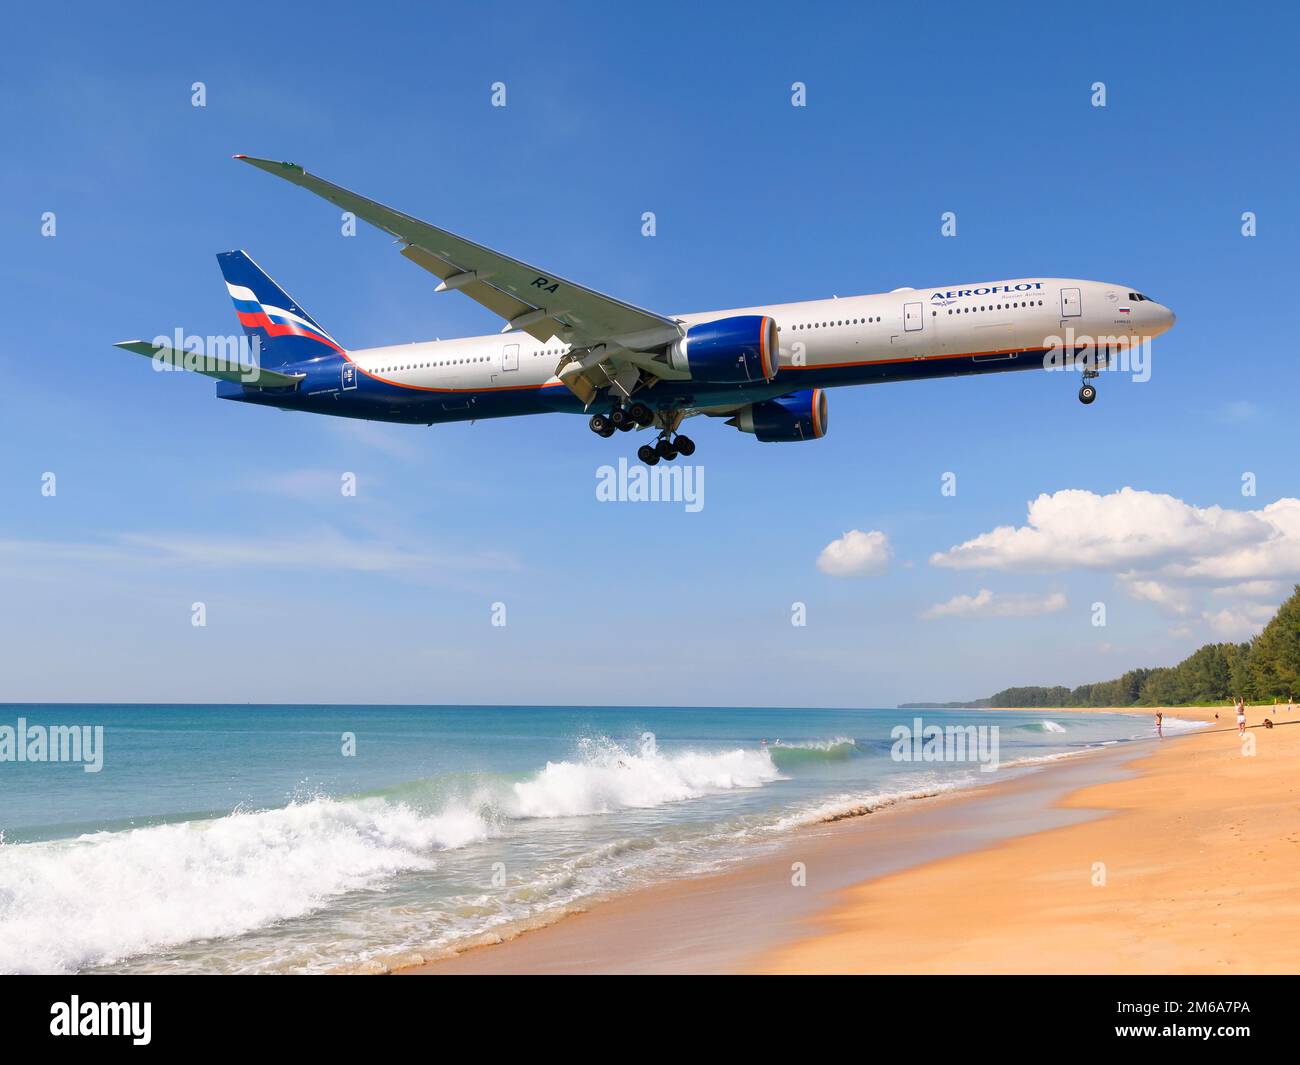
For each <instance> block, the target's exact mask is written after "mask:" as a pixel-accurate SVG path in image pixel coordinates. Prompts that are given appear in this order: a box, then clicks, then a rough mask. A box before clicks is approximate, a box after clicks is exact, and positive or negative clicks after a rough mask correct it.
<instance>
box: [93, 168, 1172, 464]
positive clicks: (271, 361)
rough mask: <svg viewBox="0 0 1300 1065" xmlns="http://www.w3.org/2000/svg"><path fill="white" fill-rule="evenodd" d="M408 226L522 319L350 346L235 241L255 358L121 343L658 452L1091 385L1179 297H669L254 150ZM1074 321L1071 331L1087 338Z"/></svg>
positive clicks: (403, 229) (938, 292)
mask: <svg viewBox="0 0 1300 1065" xmlns="http://www.w3.org/2000/svg"><path fill="white" fill-rule="evenodd" d="M236 158H237V159H242V160H243V161H244V162H246V163H249V164H251V165H252V166H255V167H257V168H258V169H259V170H265V171H266V172H267V173H270V174H275V175H276V176H278V177H282V178H284V179H285V180H286V181H289V182H292V183H293V184H295V185H299V186H301V187H302V188H305V189H307V190H308V191H310V192H314V193H316V194H317V195H318V196H322V197H324V198H325V199H327V200H329V201H330V202H331V203H333V204H335V205H337V206H338V207H341V208H342V209H343V210H345V211H350V212H352V213H353V214H354V215H355V216H356V217H358V218H362V219H365V220H366V221H367V222H370V223H371V224H372V225H375V226H377V227H378V228H380V229H382V230H384V231H385V232H387V233H390V234H392V236H394V237H395V238H397V241H398V243H399V244H400V245H401V252H402V254H403V255H404V256H406V258H408V259H410V260H411V261H412V262H413V263H415V264H416V265H417V266H420V267H423V268H424V269H425V270H428V271H429V272H430V273H432V274H435V275H436V276H437V277H438V278H439V279H440V281H441V283H440V284H439V285H438V286H437V288H436V289H435V291H437V292H448V291H453V290H454V291H460V292H463V293H464V294H465V295H467V296H469V297H470V298H471V299H473V300H475V301H476V302H478V303H481V304H482V305H483V306H484V307H487V308H488V310H490V311H492V312H493V313H494V314H498V315H500V316H501V318H503V319H504V320H505V326H504V327H503V328H502V330H501V333H500V334H498V335H495V336H484V337H467V338H465V339H463V340H438V341H433V342H431V343H420V344H399V345H395V346H393V347H383V348H367V349H363V350H359V351H349V350H346V349H345V348H344V347H343V346H342V345H341V344H339V343H338V342H337V341H335V340H334V338H333V337H331V336H330V335H329V333H327V332H326V331H325V329H324V328H323V327H322V326H321V325H320V324H319V323H318V322H317V321H316V320H315V319H314V318H313V317H312V316H311V315H309V314H308V313H307V312H306V311H305V310H303V308H302V307H301V306H299V305H298V304H297V303H296V302H295V301H294V300H292V299H291V298H290V297H289V296H288V295H286V293H285V292H284V290H283V289H281V288H280V287H279V286H278V285H276V283H275V282H274V281H272V280H271V279H270V278H269V277H267V276H266V274H264V273H263V272H262V271H261V269H260V268H259V267H258V266H257V264H256V263H254V262H253V260H252V259H250V258H249V257H248V256H247V255H246V254H245V253H244V252H242V251H231V252H224V253H222V254H220V255H218V256H217V259H218V261H219V262H220V264H221V272H222V274H224V275H225V279H226V288H227V289H229V291H230V296H231V298H232V299H233V300H234V301H235V310H236V312H237V313H238V315H239V321H240V322H241V324H242V325H243V327H244V332H245V333H246V334H247V336H248V340H249V342H250V344H251V345H252V347H253V349H254V351H255V354H256V360H255V364H250V363H249V361H248V360H240V359H234V358H231V357H230V356H229V353H226V354H218V355H212V354H208V355H206V356H205V357H203V358H200V359H197V360H196V359H194V358H193V354H194V353H193V352H185V351H178V350H176V349H174V348H171V347H169V346H167V345H164V344H151V343H147V342H144V341H126V342H123V343H121V344H119V345H118V347H121V348H126V349H127V350H128V351H134V352H136V353H138V354H141V355H149V356H151V357H154V358H156V359H159V360H160V361H161V362H164V363H172V364H174V365H178V366H184V367H185V368H187V369H194V370H196V371H197V372H199V373H202V374H205V375H207V376H209V377H215V378H217V379H218V384H217V395H219V396H221V397H222V398H224V399H235V400H240V401H241V402H244V403H260V404H262V405H264V406H269V407H280V408H283V409H286V410H301V411H311V412H314V413H317V414H336V415H340V416H342V417H346V418H369V419H374V420H376V421H389V422H410V423H421V424H429V425H432V424H433V423H435V422H451V421H467V420H470V419H477V418H503V417H508V416H511V415H517V414H544V413H551V412H567V413H586V414H589V415H590V422H589V424H590V426H591V429H592V431H593V432H595V433H597V434H599V435H600V436H604V437H608V436H612V435H613V434H614V433H615V432H616V431H620V430H622V431H627V430H631V429H636V428H642V429H652V430H654V431H655V432H656V442H655V443H653V444H649V443H647V444H645V445H643V446H642V447H641V448H640V449H639V450H638V452H637V455H638V457H639V458H640V459H641V461H643V462H645V463H647V464H650V465H653V464H655V463H657V462H658V461H659V460H660V459H665V460H671V459H674V458H676V457H677V456H678V455H679V454H680V455H691V454H693V453H694V451H695V444H694V442H692V441H691V440H690V438H689V437H687V436H684V435H683V434H681V433H680V432H679V431H678V430H679V428H680V426H681V423H682V421H683V419H685V418H686V417H689V416H691V415H695V414H706V415H711V416H715V417H722V418H726V419H727V424H728V425H734V426H735V427H736V428H737V429H739V430H741V432H745V433H753V434H754V435H755V436H756V437H757V438H758V439H759V440H763V441H794V440H812V439H816V438H817V437H820V436H824V435H825V433H826V428H827V412H826V392H825V389H827V388H830V387H833V386H837V385H861V384H871V383H874V382H878V381H906V380H914V379H917V378H923V377H951V376H956V375H959V374H979V373H996V372H999V371H1003V370H1028V369H1035V368H1042V367H1044V365H1056V364H1057V363H1058V361H1059V360H1062V359H1065V360H1067V361H1068V360H1075V359H1076V358H1077V356H1078V355H1079V353H1080V352H1081V351H1083V349H1084V348H1086V347H1088V341H1089V340H1091V339H1092V338H1106V350H1104V351H1103V350H1101V349H1097V351H1096V355H1095V356H1094V357H1093V358H1092V359H1091V361H1089V359H1088V358H1087V356H1085V357H1084V359H1083V361H1082V363H1081V367H1080V368H1081V369H1082V372H1083V377H1084V380H1083V386H1082V388H1080V390H1079V399H1080V400H1082V401H1083V402H1084V403H1091V402H1092V401H1093V400H1094V399H1095V398H1096V395H1097V392H1096V389H1095V387H1094V386H1093V385H1092V384H1091V383H1090V380H1091V379H1092V378H1095V377H1096V376H1097V372H1098V370H1097V367H1098V366H1099V365H1104V364H1105V360H1106V358H1107V357H1108V355H1110V354H1112V353H1113V352H1114V351H1116V350H1120V351H1123V350H1124V349H1131V348H1132V347H1133V346H1134V345H1136V344H1139V343H1141V342H1144V341H1146V340H1148V339H1149V338H1151V337H1155V336H1158V335H1160V334H1161V333H1164V332H1165V331H1166V330H1168V329H1169V328H1170V327H1171V326H1172V325H1173V324H1174V315H1173V312H1172V311H1170V310H1169V309H1168V308H1167V307H1163V306H1161V305H1160V304H1159V303H1156V302H1155V301H1153V300H1151V299H1148V298H1147V297H1146V296H1144V295H1142V294H1141V293H1140V292H1138V291H1136V290H1134V289H1133V288H1131V287H1130V286H1128V285H1114V284H1105V283H1103V282H1100V281H1077V280H1070V279H1061V278H1042V277H1029V278H1016V279H1013V280H1010V281H992V282H980V283H978V284H974V285H960V286H953V287H950V288H938V289H911V288H903V289H897V290H895V291H893V292H890V293H886V294H883V295H877V296H852V297H845V298H842V299H839V298H837V299H827V300H809V301H807V302H803V303H784V304H775V305H769V306H762V307H744V308H739V309H736V310H727V311H709V312H705V313H702V314H683V315H665V314H658V313H655V312H654V311H647V310H642V309H641V308H640V307H635V306H633V305H632V304H630V303H624V302H623V301H622V300H619V299H615V298H614V297H612V296H606V295H604V294H602V293H600V292H596V291H594V290H593V289H589V288H584V287H583V286H581V285H577V284H574V283H573V282H571V281H566V280H565V279H564V278H561V277H557V276H556V275H555V274H553V273H551V272H550V271H549V270H544V269H540V268H538V267H535V266H531V265H529V264H528V263H523V262H520V261H519V260H517V259H512V258H510V257H508V256H506V255H502V254H500V253H499V252H495V251H491V250H490V249H488V248H485V247H483V246H482V245H480V244H475V243H474V242H472V241H469V240H466V239H465V238H463V237H458V236H456V235H455V234H453V233H448V232H447V231H446V230H445V229H438V228H437V227H436V226H432V225H429V224H428V223H427V222H421V221H419V220H418V219H415V218H412V217H410V216H409V215H405V214H402V213H401V212H399V211H394V210H392V209H391V208H389V207H385V206H383V205H382V204H380V203H376V202H375V201H374V200H368V199H366V198H365V197H363V196H358V195H357V194H356V193H354V192H349V191H348V190H347V189H343V188H340V187H339V186H338V185H334V184H331V183H330V182H328V181H324V180H322V179H321V178H318V177H314V176H313V175H311V174H308V173H307V172H306V171H305V170H304V169H303V168H302V167H300V166H296V165H295V164H293V163H278V162H272V161H270V160H267V159H253V158H249V157H248V156H242V155H241V156H236ZM1071 338H1073V339H1071Z"/></svg>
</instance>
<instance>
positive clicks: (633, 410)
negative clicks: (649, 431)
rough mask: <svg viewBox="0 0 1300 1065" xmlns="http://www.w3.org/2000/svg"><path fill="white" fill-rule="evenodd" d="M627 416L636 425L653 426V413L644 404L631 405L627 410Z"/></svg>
mask: <svg viewBox="0 0 1300 1065" xmlns="http://www.w3.org/2000/svg"><path fill="white" fill-rule="evenodd" d="M627 412H628V414H629V415H630V416H631V418H632V420H633V421H634V422H636V423H637V425H653V424H654V420H655V412H654V411H652V410H651V409H650V408H649V407H647V406H646V405H645V404H644V403H633V404H632V406H630V407H628V409H627Z"/></svg>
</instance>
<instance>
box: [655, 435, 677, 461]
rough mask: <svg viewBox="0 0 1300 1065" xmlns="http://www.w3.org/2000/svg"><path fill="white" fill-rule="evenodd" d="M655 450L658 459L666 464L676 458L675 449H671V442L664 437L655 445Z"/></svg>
mask: <svg viewBox="0 0 1300 1065" xmlns="http://www.w3.org/2000/svg"><path fill="white" fill-rule="evenodd" d="M655 450H656V451H657V452H658V453H659V457H660V458H661V459H663V460H665V461H666V462H672V461H673V459H675V458H676V457H677V449H676V448H675V447H673V445H672V441H670V440H669V439H668V438H667V437H664V438H663V439H662V440H660V441H659V443H658V444H657V445H655Z"/></svg>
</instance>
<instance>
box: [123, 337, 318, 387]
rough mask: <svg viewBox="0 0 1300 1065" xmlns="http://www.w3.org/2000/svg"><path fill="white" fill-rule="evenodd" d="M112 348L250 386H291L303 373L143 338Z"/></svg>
mask: <svg viewBox="0 0 1300 1065" xmlns="http://www.w3.org/2000/svg"><path fill="white" fill-rule="evenodd" d="M113 347H115V348H122V349H123V350H124V351H131V352H134V353H135V354H136V355H144V356H147V357H148V358H150V359H154V360H156V361H157V363H158V364H159V365H162V366H165V367H166V368H167V369H169V370H189V371H190V372H191V373H197V374H202V375H203V376H204V377H215V378H216V379H217V380H218V381H230V382H233V383H234V384H237V385H248V386H249V387H250V388H292V387H293V386H294V385H296V384H297V383H298V382H299V381H301V380H302V379H303V378H304V377H306V376H307V375H306V374H301V373H292V374H291V373H278V372H277V371H275V370H266V369H263V368H262V367H260V366H254V365H251V364H249V363H244V362H240V361H239V360H238V359H231V358H228V357H226V356H223V355H204V354H202V353H201V352H194V351H177V350H176V349H175V348H173V347H171V346H170V345H168V344H150V343H149V342H148V341H147V340H123V341H121V342H120V343H117V344H114V345H113Z"/></svg>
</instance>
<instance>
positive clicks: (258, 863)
mask: <svg viewBox="0 0 1300 1065" xmlns="http://www.w3.org/2000/svg"><path fill="white" fill-rule="evenodd" d="M918 717H919V718H921V719H922V720H923V722H924V724H925V725H940V726H947V725H950V724H958V725H971V724H974V725H996V726H998V730H999V731H998V737H999V740H998V742H999V755H1000V763H1001V768H1000V769H999V770H998V771H997V772H981V770H980V767H979V766H978V765H977V764H975V763H973V762H970V761H965V762H935V761H931V762H916V761H913V762H904V761H899V760H896V759H895V758H893V757H891V748H892V747H893V740H892V739H891V737H890V731H891V729H892V728H894V726H896V725H907V726H909V727H910V726H911V725H912V724H913V721H914V719H916V718H918ZM20 718H22V719H23V720H24V721H25V722H26V724H27V727H28V729H31V728H32V727H34V726H55V725H77V726H87V725H88V726H102V727H103V766H102V769H101V770H100V771H99V772H95V773H88V772H85V771H84V768H83V767H82V766H81V765H78V764H68V763H62V764H51V763H32V762H23V763H20V762H15V761H12V760H10V761H0V972H95V971H127V972H163V973H166V972H358V971H360V972H366V971H383V970H385V969H389V968H392V967H394V966H396V965H400V964H407V963H411V962H417V961H419V960H421V959H423V958H433V957H437V956H439V954H441V953H445V952H447V951H449V950H452V949H454V948H456V947H457V946H458V945H464V944H466V943H469V942H474V941H476V940H480V939H482V938H483V937H485V936H488V937H491V936H493V935H498V934H501V935H508V934H511V933H512V932H514V931H516V930H518V929H520V928H523V927H528V926H529V925H533V924H538V923H543V922H545V921H548V920H551V919H553V918H554V917H555V916H556V915H559V914H562V913H564V912H565V911H566V910H569V909H572V908H575V907H581V906H585V905H588V904H590V903H591V902H593V901H596V900H598V899H600V898H603V897H608V896H610V895H614V894H618V893H621V892H626V891H629V890H632V889H635V888H637V887H639V886H643V885H647V884H652V883H655V882H659V881H663V880H666V879H671V878H683V877H693V876H699V875H701V874H704V873H708V872H712V871H718V870H722V869H725V868H726V867H727V866H728V865H730V864H732V863H735V862H737V861H739V860H742V859H744V858H745V857H747V856H751V855H755V854H758V853H761V852H762V851H763V850H764V849H765V848H771V847H773V846H775V845H777V844H779V843H780V842H781V841H782V840H783V839H786V838H788V834H789V833H791V832H796V831H798V830H799V828H800V827H801V826H806V825H809V824H813V823H816V822H818V821H821V820H825V819H827V818H829V817H832V816H834V815H836V814H839V813H844V812H847V811H851V810H856V809H860V808H862V807H871V806H875V805H878V804H881V803H885V802H889V801H897V800H905V799H907V798H909V797H914V796H917V795H922V794H930V793H933V792H936V791H941V790H946V789H952V788H962V787H972V786H979V785H982V784H987V783H990V782H992V781H994V780H999V779H1005V776H1006V774H1008V773H1018V772H1032V771H1035V769H1036V768H1041V767H1043V766H1044V765H1045V764H1047V763H1050V762H1051V761H1053V760H1056V759H1060V758H1063V757H1068V756H1070V755H1072V754H1077V753H1080V752H1083V751H1086V750H1089V749H1091V748H1096V747H1099V746H1103V745H1109V744H1115V743H1129V742H1135V741H1139V742H1140V741H1142V740H1146V739H1150V738H1152V737H1153V735H1154V732H1153V729H1152V728H1151V727H1150V725H1149V724H1148V722H1147V721H1145V720H1143V719H1141V718H1137V717H1131V716H1125V715H1119V714H1060V715H1058V716H1057V717H1052V716H1051V713H1050V711H1044V712H1041V713H1023V714H1022V713H1016V714H1009V713H998V714H988V713H982V712H980V711H940V710H927V711H911V710H884V709H874V710H872V709H867V710H817V709H788V710H787V709H782V710H775V709H746V708H680V707H672V708H668V707H662V708H661V707H637V708H600V707H525V706H518V707H516V706H502V707H464V708H461V707H418V706H278V705H277V706H248V705H239V706H186V705H178V706H167V705H149V706H117V705H114V706H100V705H71V704H59V705H45V706H30V705H29V706H19V705H10V706H3V707H0V727H3V726H10V727H13V728H16V727H17V725H18V721H19V719H20ZM1180 726H1181V723H1179V722H1173V721H1170V722H1167V723H1166V729H1165V731H1166V733H1170V732H1172V731H1176V730H1177V729H1179V728H1180ZM349 737H350V738H349Z"/></svg>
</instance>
